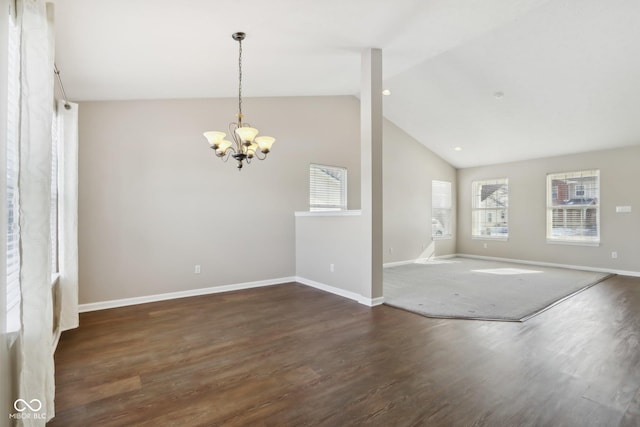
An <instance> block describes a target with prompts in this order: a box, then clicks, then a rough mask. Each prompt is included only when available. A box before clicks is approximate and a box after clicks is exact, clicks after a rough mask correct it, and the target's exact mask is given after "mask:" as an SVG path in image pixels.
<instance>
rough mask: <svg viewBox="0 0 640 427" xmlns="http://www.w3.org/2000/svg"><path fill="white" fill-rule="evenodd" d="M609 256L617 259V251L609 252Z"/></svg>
mask: <svg viewBox="0 0 640 427" xmlns="http://www.w3.org/2000/svg"><path fill="white" fill-rule="evenodd" d="M611 258H613V259H617V258H618V252H616V251H613V252H611Z"/></svg>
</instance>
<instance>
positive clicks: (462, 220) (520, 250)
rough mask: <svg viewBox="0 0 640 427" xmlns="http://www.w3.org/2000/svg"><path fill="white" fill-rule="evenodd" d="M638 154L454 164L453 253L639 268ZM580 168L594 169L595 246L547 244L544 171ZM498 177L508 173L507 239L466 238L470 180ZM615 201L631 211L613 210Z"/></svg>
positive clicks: (634, 151) (638, 149)
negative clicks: (597, 231)
mask: <svg viewBox="0 0 640 427" xmlns="http://www.w3.org/2000/svg"><path fill="white" fill-rule="evenodd" d="M639 160H640V146H634V147H629V148H622V149H616V150H606V151H597V152H589V153H582V154H576V155H569V156H560V157H552V158H545V159H537V160H530V161H524V162H514V163H506V164H499V165H492V166H486V167H478V168H469V169H461V170H459V171H458V239H457V244H458V247H457V251H458V253H462V254H472V255H480V256H490V257H499V258H511V259H521V260H530V261H538V262H549V263H558V264H565V265H576V266H586V267H594V268H603V269H609V270H616V271H630V272H640V245H639V244H638V242H640V191H638V183H639V182H640V168H639V167H638V162H639ZM583 169H600V188H601V189H600V199H601V205H600V206H601V212H600V220H601V233H600V246H597V247H589V246H570V245H559V244H548V243H547V242H546V175H547V174H548V173H554V172H569V171H576V170H583ZM502 177H506V178H508V179H509V240H508V241H506V242H498V241H487V240H474V239H471V209H470V204H471V182H472V181H473V180H477V179H486V178H502ZM621 205H625V206H626V205H631V206H632V208H633V212H632V213H630V214H629V213H625V214H623V213H616V212H615V208H616V206H621ZM485 243H486V244H487V248H484V247H483V244H485ZM612 251H617V252H618V258H617V259H612V258H611V252H612Z"/></svg>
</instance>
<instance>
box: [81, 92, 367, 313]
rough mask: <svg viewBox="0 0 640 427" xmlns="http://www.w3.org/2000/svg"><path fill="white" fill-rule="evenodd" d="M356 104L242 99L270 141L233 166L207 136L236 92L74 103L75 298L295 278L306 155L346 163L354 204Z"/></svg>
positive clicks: (230, 113)
mask: <svg viewBox="0 0 640 427" xmlns="http://www.w3.org/2000/svg"><path fill="white" fill-rule="evenodd" d="M358 105H359V104H358V100H357V99H356V98H355V97H352V96H345V97H314V98H255V99H245V100H244V104H243V107H244V108H243V110H244V111H243V112H244V113H245V119H246V120H247V121H248V122H250V123H252V124H253V125H254V126H255V127H257V128H258V129H260V131H261V133H262V134H266V135H272V136H274V137H276V138H277V140H276V143H275V144H274V146H273V151H272V153H270V154H269V158H268V159H267V160H265V161H262V162H261V161H256V162H254V163H252V164H251V165H249V166H248V167H245V169H243V170H242V171H241V172H238V171H237V170H236V169H235V166H234V164H233V163H232V162H231V161H230V162H229V163H226V164H225V163H222V162H221V161H220V160H219V159H218V158H216V157H215V156H214V155H213V152H212V151H211V150H210V149H209V148H208V147H209V146H208V144H207V142H206V140H205V138H204V137H203V136H202V132H203V131H205V130H223V131H224V130H226V129H227V125H228V123H229V122H231V121H233V120H234V119H235V117H234V114H235V112H236V109H237V101H236V100H235V99H217V100H211V99H208V100H162V101H127V102H83V103H81V104H80V108H79V111H80V113H79V115H80V116H79V128H80V129H79V132H80V134H79V138H80V149H79V150H80V160H79V163H80V165H79V168H80V171H79V184H80V188H79V192H80V200H79V250H80V303H81V304H82V303H90V302H100V301H109V300H114V299H121V298H130V297H136V296H146V295H154V294H160V293H166V292H176V291H186V290H192V289H198V288H205V287H210V286H218V285H229V284H237V283H245V282H252V281H259V280H267V279H276V278H282V277H290V276H293V275H294V274H295V236H294V232H295V221H294V215H293V213H294V211H301V210H308V197H309V192H308V186H309V170H308V169H309V163H310V162H315V163H326V164H331V165H337V166H344V167H347V168H348V170H349V179H348V184H349V188H348V197H349V202H348V204H349V208H350V209H358V208H359V207H360V179H359V176H360V153H359V150H360V138H359V106H358ZM195 264H200V265H201V266H202V273H201V274H199V275H196V274H194V265H195Z"/></svg>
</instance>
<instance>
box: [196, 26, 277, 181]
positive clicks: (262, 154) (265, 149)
mask: <svg viewBox="0 0 640 427" xmlns="http://www.w3.org/2000/svg"><path fill="white" fill-rule="evenodd" d="M232 37H233V39H234V40H235V41H237V42H238V46H239V55H238V82H239V83H238V114H236V117H237V119H238V121H237V122H232V123H230V124H229V134H230V136H231V139H233V141H229V140H227V139H224V138H225V137H226V136H227V134H226V133H225V132H219V131H207V132H204V133H203V135H204V137H205V138H206V139H207V141H208V142H209V145H210V147H211V149H212V150H213V151H214V153H215V155H216V156H217V157H220V158H221V159H222V160H223V161H225V162H226V161H227V160H229V157H233V158H234V159H235V160H236V161H237V162H238V163H237V167H238V170H242V167H243V164H244V163H247V164H249V163H251V159H253V158H254V157H256V158H258V159H259V160H264V159H265V158H266V157H267V154H268V153H269V152H270V151H271V146H272V145H273V143H274V142H275V140H276V139H275V138H274V137H272V136H266V135H262V136H257V135H258V133H259V131H258V129H256V128H254V127H251V125H250V124H249V123H243V122H242V119H243V118H244V116H243V114H242V40H244V39H245V37H246V34H245V33H234V34H233V35H232Z"/></svg>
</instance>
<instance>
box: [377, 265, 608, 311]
mask: <svg viewBox="0 0 640 427" xmlns="http://www.w3.org/2000/svg"><path fill="white" fill-rule="evenodd" d="M610 276H611V275H610V274H606V273H597V272H592V271H582V270H571V269H567V268H555V267H541V266H535V265H527V264H517V263H508V262H498V261H486V260H478V259H472V258H460V257H457V258H450V259H446V260H434V261H425V262H422V263H414V264H408V265H402V266H397V267H390V268H385V269H384V297H385V304H387V305H390V306H392V307H397V308H401V309H404V310H408V311H412V312H414V313H418V314H422V315H423V316H427V317H444V318H461V319H483V320H501V321H512V322H523V321H525V320H527V319H529V318H531V317H533V316H535V315H536V314H538V313H540V312H542V311H544V310H546V309H548V308H550V307H552V306H553V305H555V304H557V303H559V302H561V301H562V300H564V299H566V298H568V297H570V296H572V295H574V294H576V293H578V292H581V291H583V290H584V289H586V288H588V287H590V286H593V285H595V284H596V283H599V282H601V281H602V280H604V279H606V278H607V277H610Z"/></svg>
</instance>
